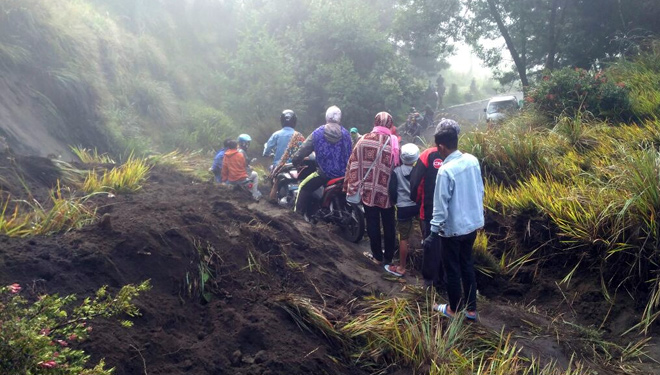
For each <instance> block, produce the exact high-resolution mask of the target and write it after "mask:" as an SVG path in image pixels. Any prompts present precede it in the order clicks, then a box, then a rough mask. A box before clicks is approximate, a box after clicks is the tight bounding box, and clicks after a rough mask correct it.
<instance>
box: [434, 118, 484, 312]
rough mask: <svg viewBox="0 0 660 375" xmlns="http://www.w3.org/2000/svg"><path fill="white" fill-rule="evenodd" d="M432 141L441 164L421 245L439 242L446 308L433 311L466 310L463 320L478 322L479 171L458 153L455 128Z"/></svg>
mask: <svg viewBox="0 0 660 375" xmlns="http://www.w3.org/2000/svg"><path fill="white" fill-rule="evenodd" d="M435 143H436V145H437V146H438V152H439V153H440V156H441V157H442V159H443V164H442V166H441V167H440V169H439V170H438V175H437V177H436V183H435V191H434V193H433V218H432V219H431V234H430V235H429V236H428V237H427V238H426V239H425V240H424V246H425V247H427V246H428V247H431V246H437V241H442V250H441V254H442V263H443V265H444V270H445V272H446V275H447V296H448V297H449V304H442V305H436V306H434V307H433V308H434V310H436V311H439V312H440V313H441V314H443V315H444V316H447V317H453V316H454V314H456V313H457V312H459V311H461V310H463V309H465V317H466V318H467V319H470V320H476V319H477V284H476V281H475V277H474V261H473V259H472V245H473V244H474V240H475V239H476V237H477V230H478V229H480V228H482V227H483V226H484V206H483V198H484V184H483V180H482V177H481V168H480V167H479V161H478V160H477V158H475V157H474V156H472V155H470V154H467V153H462V152H461V151H459V150H458V133H457V132H456V128H454V127H443V128H440V129H439V130H438V132H436V134H435ZM461 282H462V286H463V293H461ZM461 294H462V295H461Z"/></svg>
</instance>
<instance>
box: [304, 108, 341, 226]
mask: <svg viewBox="0 0 660 375" xmlns="http://www.w3.org/2000/svg"><path fill="white" fill-rule="evenodd" d="M325 121H326V124H325V125H321V126H319V127H318V128H316V130H314V131H313V132H312V134H310V135H309V137H307V139H305V142H303V144H302V146H300V149H299V150H298V152H296V154H295V155H294V156H293V158H292V163H293V164H294V165H300V164H301V163H302V161H303V159H304V158H305V157H307V156H309V155H310V154H311V153H312V152H314V153H316V163H317V170H316V172H314V173H312V174H311V175H310V176H309V177H307V178H306V179H305V180H304V181H303V182H302V183H301V184H300V187H299V189H298V198H297V199H296V209H295V211H296V212H298V213H299V214H301V215H303V216H305V217H306V218H309V212H308V210H309V200H310V198H311V195H312V193H313V192H314V191H315V190H316V189H318V188H319V187H321V186H323V185H325V184H326V183H327V182H328V181H330V180H332V179H335V178H339V177H343V176H344V173H345V172H346V163H347V162H348V158H349V156H350V155H351V149H352V144H353V143H352V141H351V135H350V133H349V132H348V130H346V129H344V127H342V126H341V125H340V123H341V110H340V109H339V107H337V106H332V107H330V108H328V110H327V111H326V112H325Z"/></svg>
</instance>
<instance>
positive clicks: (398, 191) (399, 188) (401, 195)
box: [388, 164, 417, 208]
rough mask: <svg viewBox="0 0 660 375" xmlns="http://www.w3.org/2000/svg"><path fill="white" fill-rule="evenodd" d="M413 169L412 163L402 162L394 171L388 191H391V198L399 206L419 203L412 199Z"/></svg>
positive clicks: (410, 205)
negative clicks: (411, 177) (411, 178)
mask: <svg viewBox="0 0 660 375" xmlns="http://www.w3.org/2000/svg"><path fill="white" fill-rule="evenodd" d="M412 169H413V166H412V165H405V164H402V165H400V166H398V167H396V168H394V170H393V171H392V178H390V186H389V188H388V191H389V193H390V199H391V200H392V201H393V202H395V203H396V206H397V207H399V208H403V207H412V206H416V205H417V203H415V202H413V200H412V199H410V173H411V172H412Z"/></svg>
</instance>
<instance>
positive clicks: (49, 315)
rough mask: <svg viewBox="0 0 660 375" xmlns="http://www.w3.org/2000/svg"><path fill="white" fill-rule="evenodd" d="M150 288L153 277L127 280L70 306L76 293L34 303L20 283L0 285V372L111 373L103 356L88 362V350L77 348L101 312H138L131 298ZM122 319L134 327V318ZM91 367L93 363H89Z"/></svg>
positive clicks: (16, 374)
mask: <svg viewBox="0 0 660 375" xmlns="http://www.w3.org/2000/svg"><path fill="white" fill-rule="evenodd" d="M149 289H150V285H149V281H145V282H143V283H142V284H140V285H132V284H131V285H125V286H124V287H122V288H121V289H120V290H119V292H117V294H115V295H112V294H110V293H108V291H107V289H106V287H102V288H101V289H99V290H98V291H97V292H96V295H95V296H94V297H88V298H85V299H84V300H83V302H82V303H81V304H80V305H78V306H77V307H73V308H70V305H71V304H72V303H73V302H74V301H75V300H76V297H75V295H69V296H66V297H60V296H58V295H57V294H53V295H48V294H46V295H41V296H39V297H38V299H37V300H36V301H34V302H29V301H28V300H27V299H25V298H24V297H22V296H21V294H20V292H21V286H20V285H19V284H12V285H9V286H5V287H0V327H1V328H2V329H0V358H2V360H1V361H0V373H2V374H7V375H19V374H20V375H23V374H32V375H39V374H60V375H74V374H75V375H109V374H111V373H112V369H107V368H106V366H105V363H104V361H103V360H101V361H100V362H99V363H98V364H96V365H90V364H89V363H88V362H89V355H87V354H85V352H84V351H83V350H80V349H76V347H77V346H78V343H80V342H82V341H85V340H87V338H88V337H89V335H90V333H91V332H92V326H91V325H89V322H90V321H91V320H92V319H94V318H97V317H103V318H111V317H116V316H118V315H120V314H126V315H128V316H130V317H135V316H138V315H139V311H138V309H137V307H135V305H134V304H133V302H132V301H133V299H134V298H135V297H137V296H138V295H139V294H140V293H142V292H145V291H147V290H149ZM121 324H122V325H123V326H125V327H130V326H131V325H132V322H131V321H129V320H124V321H122V322H121ZM90 366H93V367H90Z"/></svg>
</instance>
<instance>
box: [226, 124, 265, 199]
mask: <svg viewBox="0 0 660 375" xmlns="http://www.w3.org/2000/svg"><path fill="white" fill-rule="evenodd" d="M237 141H238V142H237V143H238V152H239V153H241V154H242V155H243V159H244V163H245V173H246V175H247V177H246V179H247V180H249V181H250V182H252V198H254V199H255V200H257V201H258V200H259V199H260V198H261V192H260V191H259V175H258V174H257V172H255V171H253V170H252V168H250V163H251V162H253V161H254V160H255V159H252V160H250V158H249V157H248V155H247V151H248V149H249V148H250V142H252V137H250V135H249V134H241V135H239V136H238V140H237ZM226 157H227V154H226V153H225V158H226ZM223 164H224V163H223ZM223 168H224V165H223Z"/></svg>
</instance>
